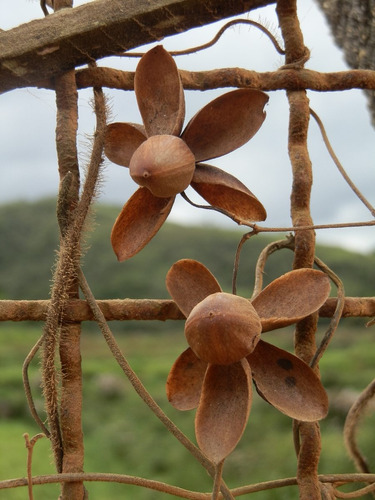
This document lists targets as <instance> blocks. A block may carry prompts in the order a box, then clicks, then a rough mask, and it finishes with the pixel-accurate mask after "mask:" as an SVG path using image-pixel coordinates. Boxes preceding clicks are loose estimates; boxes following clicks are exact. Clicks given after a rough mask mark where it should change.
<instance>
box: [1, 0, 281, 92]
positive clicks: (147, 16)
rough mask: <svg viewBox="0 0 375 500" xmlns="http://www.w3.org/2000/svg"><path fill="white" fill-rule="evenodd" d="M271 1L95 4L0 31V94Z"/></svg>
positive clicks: (164, 0) (99, 1) (165, 0)
mask: <svg viewBox="0 0 375 500" xmlns="http://www.w3.org/2000/svg"><path fill="white" fill-rule="evenodd" d="M271 3H274V1H273V0H205V1H204V2H202V1H201V0H153V1H152V2H150V1H149V0H111V2H108V1H107V0H97V1H96V2H91V3H89V4H87V5H82V6H81V7H76V8H74V9H63V10H61V11H59V12H55V13H54V14H51V15H49V16H47V17H46V18H44V19H38V20H35V21H31V22H30V23H27V24H23V25H21V26H19V27H17V28H14V29H12V30H8V31H0V93H1V92H6V91H8V90H12V89H15V88H19V87H27V86H29V85H31V86H33V85H35V83H36V82H38V80H41V79H46V78H51V77H53V76H56V75H58V74H59V73H61V72H65V71H67V70H70V69H73V68H75V67H77V66H80V65H82V64H87V63H89V62H92V61H93V60H96V59H100V58H103V57H106V56H110V55H113V54H114V53H118V52H123V51H125V50H129V49H132V48H134V47H138V46H140V45H143V44H145V43H149V42H154V41H157V40H161V39H163V38H164V37H166V36H170V35H175V34H176V33H181V32H184V31H188V30H189V29H191V28H194V27H198V26H203V25H206V24H210V23H212V22H215V21H219V20H220V19H224V18H226V17H230V16H234V15H239V14H243V13H245V12H249V11H250V10H252V9H256V8H258V7H261V6H264V5H267V4H271Z"/></svg>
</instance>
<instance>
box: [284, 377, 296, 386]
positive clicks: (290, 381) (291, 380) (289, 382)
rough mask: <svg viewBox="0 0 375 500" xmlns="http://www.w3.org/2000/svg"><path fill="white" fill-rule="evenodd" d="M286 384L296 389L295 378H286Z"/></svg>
mask: <svg viewBox="0 0 375 500" xmlns="http://www.w3.org/2000/svg"><path fill="white" fill-rule="evenodd" d="M285 383H286V385H287V386H288V387H294V386H295V385H296V383H297V382H296V379H295V378H294V377H286V378H285Z"/></svg>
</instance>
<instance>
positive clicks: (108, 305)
mask: <svg viewBox="0 0 375 500" xmlns="http://www.w3.org/2000/svg"><path fill="white" fill-rule="evenodd" d="M49 302H50V301H49V300H0V321H44V320H45V318H46V313H47V310H48V306H49ZM97 303H98V305H99V307H100V309H101V310H102V312H103V314H104V316H105V319H106V320H107V321H127V320H144V321H150V320H157V321H166V320H168V319H169V320H180V319H184V316H183V315H182V313H181V311H180V310H179V309H178V307H177V306H176V304H175V303H174V302H173V300H168V299H111V300H98V301H97ZM336 305H337V299H336V298H329V299H328V300H327V301H326V303H325V304H324V305H323V306H322V307H321V309H320V310H319V315H320V316H321V317H323V318H330V317H332V315H333V314H334V312H335V308H336ZM342 316H343V317H345V318H348V317H373V316H375V297H346V298H345V304H344V310H343V314H342ZM93 320H94V317H93V314H92V312H91V310H90V307H89V306H88V304H87V302H86V301H85V300H81V299H74V300H70V301H68V303H67V308H66V310H65V312H64V321H68V322H69V321H93Z"/></svg>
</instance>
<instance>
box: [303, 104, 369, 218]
mask: <svg viewBox="0 0 375 500" xmlns="http://www.w3.org/2000/svg"><path fill="white" fill-rule="evenodd" d="M310 114H311V116H312V117H313V118H314V120H315V121H316V123H317V124H318V127H319V130H320V133H321V134H322V138H323V141H324V144H325V145H326V148H327V151H328V153H329V155H330V157H331V158H332V160H333V162H334V163H335V165H336V167H337V168H338V170H339V172H340V174H341V175H342V176H343V178H344V179H345V181H346V182H347V184H348V185H349V186H350V188H351V189H352V190H353V191H354V193H355V194H356V195H357V197H358V198H359V199H360V200H361V202H362V203H363V204H364V205H365V206H366V207H367V208H368V209H369V211H370V213H371V215H372V216H373V217H375V208H374V207H373V206H372V205H371V203H370V202H369V201H368V200H367V199H366V198H365V196H364V195H363V194H362V193H361V191H360V190H359V189H358V188H357V186H356V185H355V184H354V182H353V181H352V180H351V178H350V177H349V175H348V174H347V173H346V171H345V169H344V167H343V166H342V164H341V162H340V160H339V159H338V158H337V156H336V154H335V152H334V150H333V148H332V146H331V144H330V142H329V139H328V136H327V133H326V131H325V128H324V125H323V122H322V120H321V119H320V118H319V116H318V115H317V113H315V111H314V110H312V109H311V108H310Z"/></svg>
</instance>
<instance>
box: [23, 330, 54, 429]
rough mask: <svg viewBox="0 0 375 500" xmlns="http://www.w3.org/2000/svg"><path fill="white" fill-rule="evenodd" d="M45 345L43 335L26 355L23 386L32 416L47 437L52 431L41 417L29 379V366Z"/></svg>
mask: <svg viewBox="0 0 375 500" xmlns="http://www.w3.org/2000/svg"><path fill="white" fill-rule="evenodd" d="M42 345H43V335H42V336H41V337H40V338H39V340H38V341H37V342H36V344H35V345H34V346H33V348H32V349H31V351H30V352H29V354H28V355H27V356H26V358H25V361H24V362H23V365H22V379H23V386H24V389H25V395H26V401H27V404H28V406H29V409H30V412H31V415H32V417H33V418H34V420H35V422H36V423H37V424H38V426H39V427H40V428H41V430H42V431H43V432H44V434H45V435H46V437H48V438H49V437H50V432H49V430H48V429H47V427H46V426H45V424H44V422H43V421H42V419H41V418H40V417H39V415H38V412H37V411H36V408H35V404H34V399H33V395H32V392H31V386H30V381H29V366H30V363H31V362H32V360H33V359H34V357H35V355H36V353H37V352H38V351H39V349H40V347H41V346H42Z"/></svg>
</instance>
